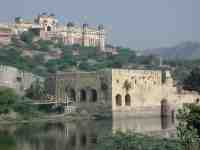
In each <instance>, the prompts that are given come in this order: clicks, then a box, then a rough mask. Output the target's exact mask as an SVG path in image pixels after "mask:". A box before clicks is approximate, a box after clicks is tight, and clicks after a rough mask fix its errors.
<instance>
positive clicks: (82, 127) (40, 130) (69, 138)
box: [0, 117, 174, 150]
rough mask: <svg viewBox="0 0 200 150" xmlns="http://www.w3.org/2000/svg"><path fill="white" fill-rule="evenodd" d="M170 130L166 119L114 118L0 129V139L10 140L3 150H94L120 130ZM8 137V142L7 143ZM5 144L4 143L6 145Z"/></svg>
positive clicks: (2, 147)
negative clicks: (99, 142) (100, 139)
mask: <svg viewBox="0 0 200 150" xmlns="http://www.w3.org/2000/svg"><path fill="white" fill-rule="evenodd" d="M173 127H174V125H173V122H172V119H170V118H164V119H162V120H161V119H160V118H124V117H123V118H115V117H113V120H112V121H108V120H107V121H96V122H95V121H82V122H76V123H63V122H58V123H45V124H33V125H12V126H0V141H1V139H7V140H8V141H9V140H11V141H12V142H10V143H9V144H8V145H7V147H6V148H5V145H2V142H0V149H6V150H94V149H95V144H96V143H97V138H98V137H99V136H103V135H105V134H111V133H112V132H115V131H118V130H121V131H123V132H126V131H129V130H131V131H135V132H142V133H146V132H157V131H160V130H162V129H164V130H165V129H172V128H173ZM7 137H9V138H10V139H8V138H7ZM7 143H8V142H7Z"/></svg>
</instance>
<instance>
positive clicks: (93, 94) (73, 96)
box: [55, 71, 111, 104]
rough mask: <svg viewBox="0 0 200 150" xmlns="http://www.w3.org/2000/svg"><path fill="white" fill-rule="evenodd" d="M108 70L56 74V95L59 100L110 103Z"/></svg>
mask: <svg viewBox="0 0 200 150" xmlns="http://www.w3.org/2000/svg"><path fill="white" fill-rule="evenodd" d="M108 77H109V76H108V75H107V72H104V71H102V72H67V73H59V74H57V75H56V85H55V86H56V96H57V100H58V101H59V102H63V101H66V97H68V98H69V100H71V101H74V102H75V103H76V104H79V103H86V104H88V103H94V102H95V103H110V104H111V97H110V95H111V94H110V93H111V92H109V90H111V86H109V84H108V83H109V82H110V81H108V80H109V79H108Z"/></svg>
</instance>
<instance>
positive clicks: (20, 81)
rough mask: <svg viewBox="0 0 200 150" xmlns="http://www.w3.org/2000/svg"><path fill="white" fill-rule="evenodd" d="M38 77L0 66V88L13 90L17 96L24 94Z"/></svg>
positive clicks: (13, 68)
mask: <svg viewBox="0 0 200 150" xmlns="http://www.w3.org/2000/svg"><path fill="white" fill-rule="evenodd" d="M37 78H38V79H41V80H42V78H40V77H38V76H36V75H33V74H32V73H29V72H25V71H20V70H18V69H17V68H15V67H11V66H5V65H0V86H4V87H8V88H13V89H15V91H16V92H17V93H18V94H24V92H25V90H26V89H28V88H29V87H30V86H31V84H32V82H33V81H35V80H36V79H37Z"/></svg>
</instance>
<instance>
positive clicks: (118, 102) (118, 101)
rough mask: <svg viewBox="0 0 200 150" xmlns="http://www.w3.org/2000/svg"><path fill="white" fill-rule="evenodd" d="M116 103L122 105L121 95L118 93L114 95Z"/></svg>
mask: <svg viewBox="0 0 200 150" xmlns="http://www.w3.org/2000/svg"><path fill="white" fill-rule="evenodd" d="M115 100H116V105H117V106H121V105H122V96H121V95H120V94H117V95H116V97H115Z"/></svg>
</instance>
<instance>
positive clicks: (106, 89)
mask: <svg viewBox="0 0 200 150" xmlns="http://www.w3.org/2000/svg"><path fill="white" fill-rule="evenodd" d="M47 90H48V92H49V94H50V95H55V96H56V100H57V102H58V103H63V102H65V101H66V100H70V101H73V104H74V105H75V106H78V107H81V106H82V105H88V106H90V107H91V109H92V107H93V106H94V107H95V105H101V106H105V107H110V109H111V110H112V112H131V115H137V114H139V115H147V114H148V115H155V114H160V109H161V106H162V105H163V104H166V101H167V104H168V105H169V106H170V110H171V111H172V112H173V111H176V109H177V108H178V107H180V106H181V105H182V104H183V103H191V102H193V101H194V100H195V99H196V98H197V97H198V95H197V94H194V93H187V94H182V93H179V92H178V91H177V88H176V87H175V86H174V85H173V80H172V78H171V75H170V73H169V72H168V71H166V72H164V73H163V72H162V71H160V70H157V71H156V70H126V69H108V70H101V71H97V72H66V73H57V74H55V75H52V76H50V77H49V78H48V80H47ZM164 99H166V100H164Z"/></svg>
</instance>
